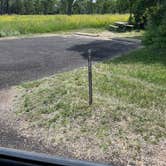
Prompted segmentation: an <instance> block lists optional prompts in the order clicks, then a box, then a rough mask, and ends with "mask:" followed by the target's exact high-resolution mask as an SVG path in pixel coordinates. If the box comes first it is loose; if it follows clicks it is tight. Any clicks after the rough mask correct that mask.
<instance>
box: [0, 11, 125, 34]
mask: <svg viewBox="0 0 166 166" xmlns="http://www.w3.org/2000/svg"><path fill="white" fill-rule="evenodd" d="M127 20H128V14H125V15H119V14H115V15H72V16H67V15H29V16H25V15H24V16H20V15H12V16H8V15H5V16H0V36H1V37H4V36H15V35H21V34H34V33H53V32H57V31H67V30H72V29H82V28H105V27H107V26H108V25H109V24H112V23H114V22H116V21H127Z"/></svg>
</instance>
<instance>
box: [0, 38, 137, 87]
mask: <svg viewBox="0 0 166 166" xmlns="http://www.w3.org/2000/svg"><path fill="white" fill-rule="evenodd" d="M138 46H139V44H138V43H136V42H131V41H129V42H128V41H124V40H115V39H114V40H103V39H102V40H101V39H100V38H96V37H80V36H63V37H61V36H53V37H37V38H22V39H12V40H1V41H0V89H2V88H6V87H8V86H11V85H17V84H19V83H21V82H23V81H27V80H34V79H38V78H42V77H44V76H49V75H52V74H54V73H56V72H62V71H67V70H71V69H74V68H77V67H81V66H83V65H85V64H87V50H88V49H89V48H91V49H93V60H94V61H100V60H103V59H106V58H111V57H113V56H115V55H118V54H123V53H125V52H127V51H129V50H132V49H135V48H137V47H138Z"/></svg>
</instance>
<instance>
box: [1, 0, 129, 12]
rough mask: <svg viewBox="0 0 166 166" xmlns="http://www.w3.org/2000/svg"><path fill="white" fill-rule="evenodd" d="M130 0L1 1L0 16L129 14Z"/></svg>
mask: <svg viewBox="0 0 166 166" xmlns="http://www.w3.org/2000/svg"><path fill="white" fill-rule="evenodd" d="M129 6H130V0H0V14H69V15H71V14H106V13H128V12H129Z"/></svg>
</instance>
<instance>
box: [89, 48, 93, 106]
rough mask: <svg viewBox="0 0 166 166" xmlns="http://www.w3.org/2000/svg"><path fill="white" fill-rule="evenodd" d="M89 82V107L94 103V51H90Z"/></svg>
mask: <svg viewBox="0 0 166 166" xmlns="http://www.w3.org/2000/svg"><path fill="white" fill-rule="evenodd" d="M88 82H89V105H92V103H93V89H92V50H91V49H89V50H88Z"/></svg>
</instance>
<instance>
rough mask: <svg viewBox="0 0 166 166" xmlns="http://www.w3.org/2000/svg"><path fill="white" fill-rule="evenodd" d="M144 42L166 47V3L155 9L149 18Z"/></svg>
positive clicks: (157, 46)
mask: <svg viewBox="0 0 166 166" xmlns="http://www.w3.org/2000/svg"><path fill="white" fill-rule="evenodd" d="M144 44H145V45H150V46H153V47H156V48H166V5H163V6H162V7H160V8H158V10H154V11H153V13H152V14H151V16H150V18H149V23H148V26H147V32H146V33H145V38H144Z"/></svg>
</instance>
